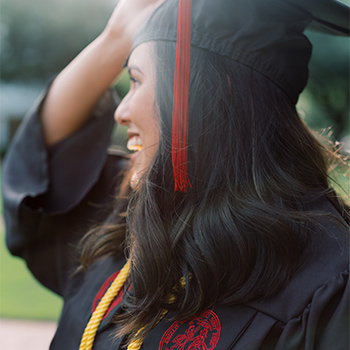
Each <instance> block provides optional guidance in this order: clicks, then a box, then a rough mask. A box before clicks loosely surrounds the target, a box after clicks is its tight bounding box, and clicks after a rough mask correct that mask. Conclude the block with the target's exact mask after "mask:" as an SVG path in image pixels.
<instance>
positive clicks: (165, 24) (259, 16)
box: [134, 0, 349, 191]
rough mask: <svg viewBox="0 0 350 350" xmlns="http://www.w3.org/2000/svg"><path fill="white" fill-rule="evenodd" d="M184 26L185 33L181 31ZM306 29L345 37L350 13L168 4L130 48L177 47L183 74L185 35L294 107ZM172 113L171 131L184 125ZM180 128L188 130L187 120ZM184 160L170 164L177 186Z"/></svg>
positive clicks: (303, 68) (182, 0) (299, 1)
mask: <svg viewBox="0 0 350 350" xmlns="http://www.w3.org/2000/svg"><path fill="white" fill-rule="evenodd" d="M191 7H192V9H191ZM178 14H179V16H178ZM180 17H181V19H180ZM188 22H189V30H188V29H185V30H184V29H183V27H187V28H188ZM307 27H309V28H311V29H315V30H318V31H323V32H328V33H332V34H339V35H349V8H348V7H347V6H346V5H344V4H342V3H340V2H338V1H334V0H192V1H191V0H167V1H165V2H164V3H163V4H162V5H160V6H159V7H158V8H157V9H156V10H155V11H154V13H153V14H152V15H151V17H150V18H149V20H148V21H147V22H146V24H145V26H144V27H143V28H142V30H140V32H139V33H138V34H137V35H136V37H135V40H134V47H136V46H137V45H139V44H141V43H143V42H147V41H173V42H176V45H177V48H176V50H177V52H176V55H179V56H182V61H181V62H180V61H179V67H180V70H181V67H182V68H183V67H185V66H186V65H188V66H189V53H188V49H181V47H183V42H184V41H185V42H186V40H187V41H188V38H186V36H187V37H190V45H191V46H193V47H198V48H201V49H204V50H209V51H212V52H215V53H217V54H220V55H222V56H225V57H228V58H231V59H232V60H234V61H237V62H239V63H241V64H243V65H245V66H248V67H250V68H251V69H253V70H254V71H256V72H259V73H261V74H263V75H264V76H265V77H267V78H268V79H270V80H271V81H272V82H274V83H275V84H276V85H277V86H278V87H279V88H280V89H282V90H283V91H284V92H285V93H286V94H287V96H288V97H289V98H290V99H291V101H292V102H293V103H296V102H297V100H298V96H299V94H300V93H301V91H302V90H303V89H304V87H305V85H306V83H307V79H308V63H309V60H310V56H311V50H312V45H311V43H310V42H309V40H308V39H307V38H306V36H305V35H304V34H303V32H304V30H305V29H306V28H307ZM179 32H180V38H182V39H179ZM179 41H181V43H179ZM185 46H186V45H185ZM181 50H182V51H181ZM178 51H181V52H182V53H181V52H180V54H179V53H178ZM183 52H185V53H183ZM179 59H181V57H179ZM186 60H187V61H186ZM186 62H187V63H186ZM187 73H188V72H187ZM177 76H178V77H180V76H181V74H180V75H179V73H178V72H177V68H176V67H175V83H174V89H175V90H176V84H177V83H176V77H177ZM183 80H185V84H187V82H186V81H187V79H184V75H183V76H182V78H179V79H178V84H180V86H178V91H182V90H184V88H183V84H184V83H183ZM185 90H186V89H185ZM182 98H184V99H186V98H187V99H188V96H183V97H182ZM180 100H181V98H180ZM174 101H175V92H174ZM177 101H178V99H177ZM174 104H175V102H174ZM177 104H178V102H177ZM185 107H186V106H185ZM174 113H175V114H174ZM176 113H180V114H181V115H182V114H183V112H182V111H180V112H176V111H175V112H174V110H173V127H174V117H176V118H175V119H176V120H182V116H181V115H180V117H179V116H177V115H176ZM185 113H186V111H185ZM185 119H186V118H185ZM176 123H178V122H176ZM176 123H175V124H176ZM181 123H182V122H181ZM181 128H183V129H186V128H187V126H186V120H185V122H184V123H182V125H181V127H180V129H181ZM185 131H186V130H185ZM176 133H178V132H176ZM186 135H187V131H186V132H185V136H182V141H181V143H180V144H181V145H182V148H186V144H187V139H184V138H186ZM173 137H174V132H173ZM177 147H179V144H178V145H177ZM180 148H181V147H180ZM173 150H174V147H173ZM185 161H186V160H185V159H181V160H180V161H176V162H174V161H173V167H174V178H175V187H176V181H177V180H176V177H178V176H179V175H176V174H175V170H176V169H180V168H179V167H180V164H183V163H184V162H185ZM186 163H187V161H186ZM184 172H187V170H186V169H183V168H182V169H180V170H179V173H180V176H182V175H181V174H182V173H184ZM185 182H186V183H185V184H184V185H180V186H179V187H178V190H180V191H181V190H184V191H186V188H187V187H188V186H190V184H189V181H188V180H187V181H185Z"/></svg>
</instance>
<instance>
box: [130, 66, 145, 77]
mask: <svg viewBox="0 0 350 350" xmlns="http://www.w3.org/2000/svg"><path fill="white" fill-rule="evenodd" d="M132 70H136V71H137V72H139V73H140V74H142V75H143V73H142V70H141V69H140V68H139V67H138V66H129V67H128V72H129V75H130V73H131V71H132Z"/></svg>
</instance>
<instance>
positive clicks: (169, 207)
mask: <svg viewBox="0 0 350 350" xmlns="http://www.w3.org/2000/svg"><path fill="white" fill-rule="evenodd" d="M174 53H175V46H174V44H173V43H167V42H157V43H156V45H155V61H156V67H157V69H156V104H157V108H158V110H159V116H160V133H161V139H160V143H159V147H158V151H157V153H156V155H155V157H154V159H153V161H152V164H151V166H150V167H149V169H148V171H147V172H146V173H145V174H144V177H143V181H142V184H141V186H140V189H139V190H138V191H137V192H134V193H132V194H131V195H130V196H129V197H130V198H129V199H128V210H127V228H128V233H127V235H126V246H127V247H128V251H127V254H128V255H129V257H130V259H131V263H132V264H131V266H132V269H131V275H130V278H129V281H128V286H126V290H128V288H129V286H130V285H131V287H132V288H131V289H130V290H129V291H128V292H126V294H125V300H124V302H125V307H126V308H127V309H128V312H127V313H124V314H122V315H119V316H117V317H116V319H115V321H116V322H118V323H119V324H120V325H121V332H120V334H130V335H131V336H133V335H135V334H136V332H137V331H138V330H139V329H141V328H142V327H144V328H143V329H142V331H141V332H140V333H139V334H138V336H140V337H143V336H144V335H145V334H147V333H148V332H149V331H150V330H151V328H152V327H153V326H154V325H155V324H156V322H157V320H158V318H159V316H160V314H161V312H162V310H163V309H169V310H173V311H174V313H173V318H174V319H186V318H188V317H191V316H193V315H196V314H198V313H200V312H201V311H202V310H205V309H207V308H210V307H213V306H214V305H215V304H217V303H226V304H241V303H247V302H249V301H251V300H254V299H258V298H265V297H268V296H271V295H273V294H275V293H277V292H278V291H279V290H280V289H281V288H283V287H284V286H285V284H286V283H287V282H288V280H289V279H290V277H291V275H292V274H293V273H294V272H295V270H296V269H297V267H298V262H299V257H300V253H301V251H302V249H303V247H304V246H305V244H306V242H307V241H308V240H309V238H310V236H311V232H312V230H313V229H314V228H315V227H322V226H323V222H325V221H329V220H331V219H332V218H330V217H329V215H328V214H326V213H322V212H319V211H317V210H315V204H316V203H317V202H319V201H320V200H321V201H322V200H327V199H328V200H330V201H331V202H332V203H333V205H334V206H335V207H336V208H337V210H338V211H339V212H340V213H341V215H342V216H343V217H344V218H345V219H346V221H349V212H348V211H347V208H346V206H345V205H344V204H343V202H342V201H341V199H339V198H338V197H337V196H336V194H335V192H334V191H333V190H332V189H331V188H330V186H329V183H328V175H327V168H328V165H329V164H328V159H329V151H328V150H327V148H325V147H324V146H322V144H321V143H320V142H319V141H317V139H316V138H315V137H314V135H313V134H312V132H311V131H310V130H309V129H308V128H307V127H306V126H305V124H304V123H303V121H302V120H301V119H300V118H299V116H298V114H297V112H296V109H295V106H294V105H293V104H292V103H291V102H290V101H289V99H288V97H287V96H286V95H285V94H284V93H283V92H282V91H281V90H280V89H279V88H277V87H276V86H275V85H274V84H273V83H272V82H270V81H269V80H268V79H267V78H266V77H264V76H262V75H261V74H260V73H257V72H254V71H253V70H251V69H250V68H247V67H245V66H244V65H242V64H240V63H237V62H234V61H232V60H230V59H227V58H225V57H222V56H219V55H216V54H214V53H210V52H207V51H204V50H200V49H196V48H193V49H192V52H191V65H192V68H191V85H190V96H189V108H190V110H189V142H190V145H189V149H188V168H189V177H190V181H191V184H192V186H193V188H192V189H190V190H189V191H188V192H186V193H179V192H174V191H173V188H174V181H173V177H172V163H171V129H172V115H171V113H172V108H171V107H172V94H173V90H172V86H173V84H172V82H173V74H174V69H173V67H174V60H173V58H174V56H175V54H174ZM124 205H125V203H124ZM118 210H119V212H118ZM118 210H117V211H114V212H113V214H112V215H111V222H113V225H115V229H114V228H113V225H111V226H103V227H102V228H100V229H99V230H95V231H94V232H92V233H90V234H89V236H88V239H85V240H84V247H85V266H88V265H89V264H91V263H92V262H93V261H95V260H96V259H99V258H102V257H104V256H105V255H106V254H115V253H116V250H115V249H116V247H115V246H113V245H112V246H109V245H108V244H109V242H111V241H113V237H121V236H122V235H123V233H122V234H121V231H120V228H121V226H118V225H120V223H119V221H118V220H120V218H118V215H119V213H120V208H119V209H118ZM339 225H341V222H340V221H339ZM123 230H124V231H125V226H123ZM123 230H122V231H123ZM124 231H123V232H124ZM118 232H119V233H118ZM101 239H102V241H101ZM118 242H119V241H118ZM118 244H119V243H118ZM86 247H88V248H86ZM86 252H88V254H86ZM96 252H98V254H96ZM87 257H88V258H87ZM182 276H184V277H185V279H186V285H185V287H184V288H182V287H180V286H179V280H180V278H181V277H182ZM190 276H191V277H190ZM171 293H175V295H176V301H175V302H174V303H169V295H170V294H171Z"/></svg>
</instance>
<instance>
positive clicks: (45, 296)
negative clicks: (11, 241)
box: [0, 232, 62, 320]
mask: <svg viewBox="0 0 350 350" xmlns="http://www.w3.org/2000/svg"><path fill="white" fill-rule="evenodd" d="M61 308H62V300H61V298H60V297H59V296H57V295H56V294H54V293H53V292H51V291H50V290H48V289H46V288H45V287H43V286H42V285H41V284H39V282H37V281H36V280H35V279H34V277H33V276H32V275H31V273H30V271H29V270H28V269H27V267H26V265H25V263H24V261H22V260H21V259H19V258H16V257H13V256H11V255H10V253H9V252H8V251H7V248H6V246H5V242H4V234H3V232H0V317H8V318H22V319H34V320H57V319H58V317H59V314H60V310H61Z"/></svg>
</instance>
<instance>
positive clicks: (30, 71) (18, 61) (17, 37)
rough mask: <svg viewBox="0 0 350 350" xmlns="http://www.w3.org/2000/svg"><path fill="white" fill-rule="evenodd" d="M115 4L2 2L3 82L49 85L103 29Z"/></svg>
mask: <svg viewBox="0 0 350 350" xmlns="http://www.w3.org/2000/svg"><path fill="white" fill-rule="evenodd" d="M112 6H113V4H112V3H111V2H110V3H107V2H105V3H104V4H103V3H102V6H101V4H99V3H98V2H96V1H94V0H77V1H69V0H60V1H45V0H33V1H20V0H3V1H2V6H1V45H2V49H1V53H0V54H1V62H2V72H1V73H2V77H1V79H2V80H6V81H9V80H20V81H28V80H41V81H46V80H47V79H48V78H50V77H51V76H52V75H54V74H55V73H57V72H58V71H60V70H61V69H62V68H64V66H65V65H67V64H68V63H69V62H70V61H71V60H72V59H73V58H74V57H75V56H76V55H77V54H78V52H79V51H80V50H82V49H83V48H84V47H85V46H86V45H87V44H88V43H89V42H90V41H92V40H93V39H94V38H95V37H96V36H97V34H98V33H99V32H100V31H101V30H102V29H103V27H104V26H105V24H106V21H107V19H108V17H109V14H110V12H111V7H112Z"/></svg>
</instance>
